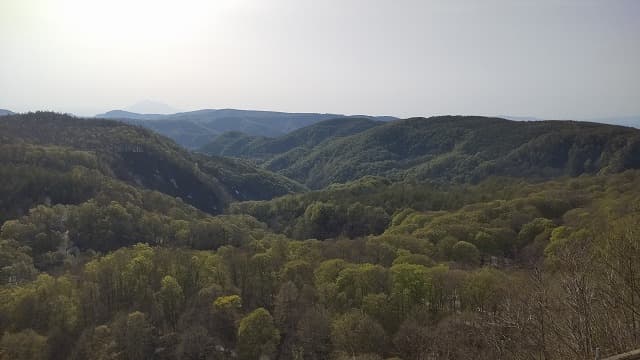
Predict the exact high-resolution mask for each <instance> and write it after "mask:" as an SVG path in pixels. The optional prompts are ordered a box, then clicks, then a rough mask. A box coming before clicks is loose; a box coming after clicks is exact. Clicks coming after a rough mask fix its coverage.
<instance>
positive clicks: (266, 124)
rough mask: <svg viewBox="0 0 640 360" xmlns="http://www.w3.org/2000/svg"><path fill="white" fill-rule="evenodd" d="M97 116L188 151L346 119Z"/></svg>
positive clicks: (204, 113) (225, 114)
mask: <svg viewBox="0 0 640 360" xmlns="http://www.w3.org/2000/svg"><path fill="white" fill-rule="evenodd" d="M96 117H98V118H106V119H117V120H121V121H125V122H128V123H131V124H135V125H140V126H144V127H147V128H150V129H152V130H155V131H157V132H159V133H161V134H163V135H165V136H168V137H170V138H172V139H173V140H175V141H176V142H178V143H179V144H180V145H182V146H184V147H186V148H190V149H195V148H199V147H200V146H202V145H204V144H206V143H208V142H210V141H211V140H212V139H213V138H214V137H215V136H217V135H220V134H222V133H224V132H227V131H240V132H243V133H246V134H248V135H262V136H278V135H283V134H286V133H288V132H290V131H293V130H295V129H299V128H301V127H304V126H307V125H311V124H313V123H315V122H318V121H322V120H327V119H334V118H342V117H345V116H344V115H338V114H316V113H284V112H275V111H255V110H236V109H218V110H216V109H205V110H197V111H189V112H183V113H176V114H170V115H163V114H137V113H131V112H126V111H122V110H114V111H109V112H107V113H104V114H99V115H96ZM365 117H368V118H373V119H378V120H384V121H389V120H393V119H395V118H393V117H390V116H380V117H376V116H365Z"/></svg>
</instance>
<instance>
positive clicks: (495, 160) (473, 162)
mask: <svg viewBox="0 0 640 360" xmlns="http://www.w3.org/2000/svg"><path fill="white" fill-rule="evenodd" d="M287 155H288V156H287V157H286V158H284V159H280V161H277V162H276V161H271V162H267V163H266V165H265V167H266V168H267V169H269V170H274V171H278V172H280V173H281V174H283V175H285V176H288V177H290V178H293V179H296V180H298V181H300V182H303V183H305V184H307V185H308V186H310V187H312V188H321V187H324V186H326V185H329V184H331V183H335V182H347V181H350V180H354V179H358V178H361V177H363V176H366V175H380V176H386V177H390V178H392V179H403V178H415V179H418V180H423V179H430V180H438V181H456V182H467V181H472V182H475V181H478V180H481V179H484V178H486V177H488V176H491V175H500V176H516V177H528V178H539V179H545V178H551V177H556V176H564V175H568V176H576V175H580V174H583V173H587V174H595V173H613V172H619V171H622V170H624V169H629V168H638V167H640V131H638V130H636V129H631V128H625V127H619V126H612V125H604V124H597V123H586V122H574V121H537V122H516V121H509V120H504V119H499V118H485V117H474V116H442V117H433V118H428V119H426V118H412V119H407V120H401V121H394V122H391V123H386V124H383V125H381V126H376V127H373V128H371V129H369V130H366V131H363V132H360V133H358V134H355V135H352V136H348V137H343V138H339V139H334V140H332V141H329V142H327V143H325V144H322V146H318V147H316V148H315V149H314V150H313V151H312V152H310V153H305V152H298V153H290V154H287Z"/></svg>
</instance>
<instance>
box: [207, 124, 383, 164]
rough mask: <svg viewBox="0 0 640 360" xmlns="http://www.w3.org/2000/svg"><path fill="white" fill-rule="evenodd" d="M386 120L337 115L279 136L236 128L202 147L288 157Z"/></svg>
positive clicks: (244, 155) (253, 156)
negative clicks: (239, 130)
mask: <svg viewBox="0 0 640 360" xmlns="http://www.w3.org/2000/svg"><path fill="white" fill-rule="evenodd" d="M382 124H383V122H381V121H375V120H371V119H368V118H337V119H331V120H325V121H320V122H318V123H315V124H313V125H309V126H306V127H303V128H301V129H298V130H294V131H292V132H290V133H288V134H285V135H282V136H279V137H276V138H268V137H264V136H251V135H246V134H243V133H241V132H237V131H233V132H227V133H224V134H222V135H220V136H218V137H217V138H216V139H215V140H214V141H212V142H210V143H208V144H207V145H205V146H203V147H202V148H200V150H199V151H201V152H203V153H206V154H211V155H220V156H233V157H241V158H248V159H254V160H265V159H273V158H276V157H282V156H284V157H286V156H287V153H289V152H291V153H293V154H300V153H308V152H310V151H311V150H312V149H313V148H315V147H316V146H319V145H321V144H323V143H325V142H327V141H330V140H333V139H335V138H339V137H345V136H349V135H353V134H357V133H360V132H362V131H365V130H368V129H371V128H373V127H376V126H379V125H382ZM298 156H299V155H298Z"/></svg>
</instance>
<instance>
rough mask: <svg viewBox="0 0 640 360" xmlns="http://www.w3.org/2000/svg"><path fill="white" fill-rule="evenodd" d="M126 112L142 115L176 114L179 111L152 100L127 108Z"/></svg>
mask: <svg viewBox="0 0 640 360" xmlns="http://www.w3.org/2000/svg"><path fill="white" fill-rule="evenodd" d="M124 110H126V111H129V112H133V113H142V114H174V113H177V112H178V110H177V109H174V108H172V107H171V106H169V105H167V104H163V103H161V102H158V101H152V100H144V101H140V102H138V103H135V104H133V105H131V106H129V107H127V108H125V109H124Z"/></svg>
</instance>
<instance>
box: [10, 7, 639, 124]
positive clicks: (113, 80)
mask: <svg viewBox="0 0 640 360" xmlns="http://www.w3.org/2000/svg"><path fill="white" fill-rule="evenodd" d="M144 99H152V100H156V101H161V102H164V103H167V104H169V105H171V106H173V107H175V108H178V109H182V110H191V109H197V108H228V107H232V108H246V109H265V110H282V111H305V112H333V113H345V114H361V113H366V114H376V115H397V116H413V115H434V114H484V115H497V114H508V115H527V116H536V117H542V118H575V119H581V118H594V117H601V116H609V115H620V116H622V115H638V114H640V1H638V0H627V1H617V0H564V1H563V0H555V1H540V0H535V1H534V0H531V1H524V0H523V1H518V0H511V1H506V0H505V1H487V0H477V1H471V0H469V1H455V0H454V1H452V0H442V1H428V0H416V1H410V0H388V1H383V0H362V1H355V0H317V1H310V0H175V1H169V0H0V108H8V109H11V110H14V111H26V110H37V109H50V110H57V111H64V112H73V113H76V114H82V115H93V114H96V113H98V112H102V111H105V110H109V109H114V108H124V107H127V106H128V105H131V104H133V103H136V102H138V101H140V100H144Z"/></svg>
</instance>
